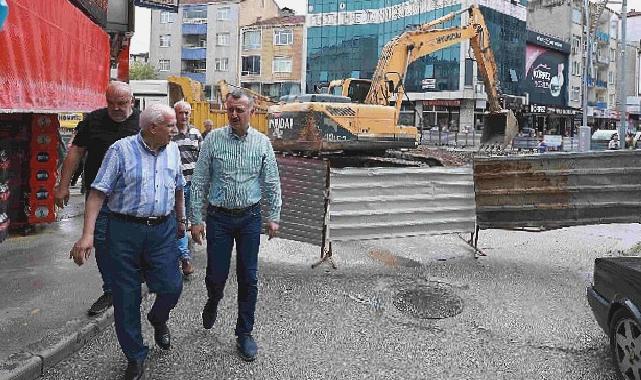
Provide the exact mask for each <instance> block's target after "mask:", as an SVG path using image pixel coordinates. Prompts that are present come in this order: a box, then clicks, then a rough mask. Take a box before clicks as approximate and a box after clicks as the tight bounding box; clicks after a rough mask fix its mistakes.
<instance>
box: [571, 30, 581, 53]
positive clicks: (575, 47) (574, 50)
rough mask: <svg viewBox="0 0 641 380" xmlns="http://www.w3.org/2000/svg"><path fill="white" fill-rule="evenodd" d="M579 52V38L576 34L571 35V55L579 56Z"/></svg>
mask: <svg viewBox="0 0 641 380" xmlns="http://www.w3.org/2000/svg"><path fill="white" fill-rule="evenodd" d="M580 52H581V36H577V35H576V34H573V35H572V54H579V53H580Z"/></svg>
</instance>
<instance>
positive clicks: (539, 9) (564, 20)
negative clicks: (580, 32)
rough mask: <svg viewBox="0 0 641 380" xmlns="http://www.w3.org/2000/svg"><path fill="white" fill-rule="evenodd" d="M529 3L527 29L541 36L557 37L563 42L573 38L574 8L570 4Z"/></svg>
mask: <svg viewBox="0 0 641 380" xmlns="http://www.w3.org/2000/svg"><path fill="white" fill-rule="evenodd" d="M548 3H549V2H547V1H543V2H542V1H541V0H533V1H528V4H527V8H528V13H527V28H528V29H529V30H533V31H535V32H538V33H541V34H547V35H550V36H555V37H557V38H559V39H561V40H563V41H568V42H569V41H570V39H571V37H572V32H571V31H572V6H571V5H570V3H569V2H554V3H553V4H555V5H554V6H548V5H547V4H548Z"/></svg>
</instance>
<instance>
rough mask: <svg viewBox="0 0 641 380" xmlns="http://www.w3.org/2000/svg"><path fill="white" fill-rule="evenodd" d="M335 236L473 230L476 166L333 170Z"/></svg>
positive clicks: (331, 214) (332, 232) (338, 238)
mask: <svg viewBox="0 0 641 380" xmlns="http://www.w3.org/2000/svg"><path fill="white" fill-rule="evenodd" d="M328 213H329V223H328V228H329V236H328V239H329V240H331V241H347V240H367V239H391V238H397V237H407V236H419V235H432V234H442V233H452V232H466V231H470V232H471V231H474V225H475V206H474V183H473V177H472V168H471V167H467V168H425V167H409V168H345V169H330V206H329V210H328Z"/></svg>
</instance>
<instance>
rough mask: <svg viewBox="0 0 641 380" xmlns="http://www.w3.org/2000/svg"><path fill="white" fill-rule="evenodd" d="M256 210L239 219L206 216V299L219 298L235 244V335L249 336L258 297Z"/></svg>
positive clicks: (216, 299) (258, 222)
mask: <svg viewBox="0 0 641 380" xmlns="http://www.w3.org/2000/svg"><path fill="white" fill-rule="evenodd" d="M260 228H261V217H260V206H256V207H253V208H251V209H249V210H247V211H246V212H245V213H244V215H241V216H229V215H225V214H222V213H215V212H211V211H210V212H208V214H207V275H206V276H205V285H207V293H208V295H209V298H210V299H212V300H213V301H214V302H216V303H217V302H218V301H220V300H221V299H222V298H223V291H224V289H225V283H226V282H227V276H228V275H229V263H230V260H231V251H232V249H233V247H234V242H236V276H237V277H238V319H237V320H236V331H235V332H236V335H243V334H250V333H251V332H252V330H253V329H254V313H255V311H256V298H257V296H258V248H259V246H260Z"/></svg>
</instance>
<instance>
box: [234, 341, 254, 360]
mask: <svg viewBox="0 0 641 380" xmlns="http://www.w3.org/2000/svg"><path fill="white" fill-rule="evenodd" d="M236 348H238V354H239V355H240V358H241V359H243V360H244V361H246V362H253V361H254V360H256V354H258V347H257V346H256V342H255V341H254V338H252V336H251V335H249V334H247V335H239V336H238V337H237V338H236Z"/></svg>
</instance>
